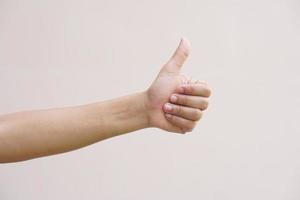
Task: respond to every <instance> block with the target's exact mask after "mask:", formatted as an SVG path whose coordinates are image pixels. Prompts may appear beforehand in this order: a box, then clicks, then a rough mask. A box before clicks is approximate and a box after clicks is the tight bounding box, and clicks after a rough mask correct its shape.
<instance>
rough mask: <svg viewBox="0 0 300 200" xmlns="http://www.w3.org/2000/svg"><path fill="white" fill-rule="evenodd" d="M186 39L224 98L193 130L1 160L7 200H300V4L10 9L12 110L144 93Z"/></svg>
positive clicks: (64, 4)
mask: <svg viewBox="0 0 300 200" xmlns="http://www.w3.org/2000/svg"><path fill="white" fill-rule="evenodd" d="M182 35H184V36H186V37H187V38H189V39H190V42H191V44H192V54H191V57H190V59H189V61H188V62H187V64H186V65H185V66H184V69H183V72H184V73H186V74H187V75H191V76H193V77H195V78H199V79H203V80H206V81H207V82H208V83H209V84H210V86H211V87H212V89H213V95H212V98H211V104H210V108H209V110H208V111H207V112H206V113H205V115H204V118H203V120H202V121H201V123H199V125H198V126H197V128H196V129H195V130H194V131H193V133H192V134H188V135H177V134H172V133H167V132H164V131H161V130H158V129H146V130H140V131H137V132H134V133H131V134H128V135H126V136H121V137H116V138H113V139H110V140H106V141H103V142H100V143H98V144H95V145H92V146H89V147H87V148H84V149H81V150H77V151H74V152H71V153H67V154H62V155H57V156H53V157H47V158H42V159H36V160H31V161H27V162H20V163H15V164H2V165H0V199H1V200H21V199H22V200H33V199H34V200H39V199H44V200H48V199H49V200H50V199H51V200H52V199H72V200H79V199H105V200H115V199H122V200H132V199H145V200H150V199H151V200H152V199H157V200H161V199H163V200H165V199H174V200H181V199H189V200H199V199H205V200H240V199H243V200H253V199H256V200H265V199H272V200H282V199H284V200H296V199H300V156H299V153H300V128H299V115H300V92H299V87H300V79H299V73H300V70H299V67H300V59H299V52H300V2H299V0H251V1H249V0H242V1H241V0H226V1H225V0H199V1H198V0H193V1H180V0H176V1H175V0H167V1H158V0H154V1H142V0H128V1H121V0H120V1H115V0H81V1H80V0H52V1H50V0H49V1H38V0H27V1H23V0H0V91H1V98H0V113H8V112H15V111H19V110H28V109H38V108H49V107H57V106H69V105H78V104H84V103H89V102H94V101H102V100H106V99H111V98H115V97H118V96H121V95H126V94H129V93H132V92H136V91H141V90H144V89H146V88H147V87H148V86H149V84H150V83H151V82H152V80H153V79H154V78H155V76H156V74H157V72H158V71H159V70H160V67H161V66H162V64H163V63H164V62H165V61H166V60H167V59H168V58H169V56H170V55H171V54H172V52H173V50H174V49H175V48H176V46H177V44H178V42H179V39H180V37H181V36H182Z"/></svg>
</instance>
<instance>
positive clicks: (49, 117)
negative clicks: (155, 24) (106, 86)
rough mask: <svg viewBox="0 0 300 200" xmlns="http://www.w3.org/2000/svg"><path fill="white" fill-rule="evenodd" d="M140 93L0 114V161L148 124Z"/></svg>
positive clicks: (47, 152)
mask: <svg viewBox="0 0 300 200" xmlns="http://www.w3.org/2000/svg"><path fill="white" fill-rule="evenodd" d="M144 98H145V94H144V93H143V92H141V93H136V94H133V95H129V96H125V97H121V98H118V99H115V100H110V101H105V102H100V103H93V104H88V105H83V106H77V107H68V108H58V109H48V110H36V111H25V112H19V113H14V114H9V115H4V116H1V117H0V162H13V161H20V160H26V159H31V158H35V157H40V156H47V155H52V154H57V153H62V152H66V151H71V150H74V149H78V148H80V147H83V146H86V145H89V144H92V143H95V142H97V141H100V140H103V139H106V138H110V137H113V136H117V135H120V134H123V133H127V132H132V131H135V130H138V129H142V128H146V127H148V121H147V116H146V110H145V105H144V100H145V99H144Z"/></svg>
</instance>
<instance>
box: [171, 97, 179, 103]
mask: <svg viewBox="0 0 300 200" xmlns="http://www.w3.org/2000/svg"><path fill="white" fill-rule="evenodd" d="M170 100H171V102H173V103H175V102H176V101H177V97H176V96H175V95H172V96H171V99H170Z"/></svg>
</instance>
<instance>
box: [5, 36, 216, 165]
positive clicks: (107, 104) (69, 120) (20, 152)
mask: <svg viewBox="0 0 300 200" xmlns="http://www.w3.org/2000/svg"><path fill="white" fill-rule="evenodd" d="M188 54H189V44H188V42H187V41H186V40H182V41H181V43H180V45H179V47H178V49H177V50H176V52H175V53H174V55H173V56H172V58H171V59H170V60H169V61H168V62H167V63H166V64H165V65H164V66H163V68H162V69H161V71H160V73H159V74H158V76H157V77H156V79H155V81H154V82H153V83H152V85H151V86H150V87H149V88H148V89H147V90H146V91H143V92H140V93H135V94H132V95H128V96H124V97H120V98H117V99H114V100H109V101H104V102H98V103H93V104H87V105H82V106H76V107H67V108H56V109H47V110H36V111H25V112H19V113H13V114H8V115H2V116H0V162H2V163H3V162H16V161H22V160H28V159H32V158H36V157H41V156H48V155H53V154H58V153H63V152H67V151H71V150H74V149H78V148H81V147H84V146H86V145H89V144H92V143H95V142H98V141H100V140H103V139H106V138H110V137H114V136H117V135H121V134H124V133H128V132H132V131H136V130H139V129H143V128H147V127H157V128H161V129H163V130H166V131H169V132H176V133H185V132H188V131H191V130H192V129H193V128H194V127H195V125H196V122H197V121H198V120H199V119H200V118H201V116H202V111H203V110H205V109H206V108H207V105H208V97H209V95H210V89H209V88H208V87H207V85H206V84H205V83H203V82H199V81H194V80H187V79H186V78H185V76H183V75H181V74H180V69H181V67H182V65H183V63H184V61H185V60H186V59H187V56H188Z"/></svg>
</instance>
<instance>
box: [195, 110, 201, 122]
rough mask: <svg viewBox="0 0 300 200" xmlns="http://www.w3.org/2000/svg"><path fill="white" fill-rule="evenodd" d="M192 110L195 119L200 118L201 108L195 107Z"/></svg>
mask: <svg viewBox="0 0 300 200" xmlns="http://www.w3.org/2000/svg"><path fill="white" fill-rule="evenodd" d="M194 112H195V113H194V116H195V119H196V120H197V121H198V120H200V119H201V117H202V112H201V110H199V109H195V111H194Z"/></svg>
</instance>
